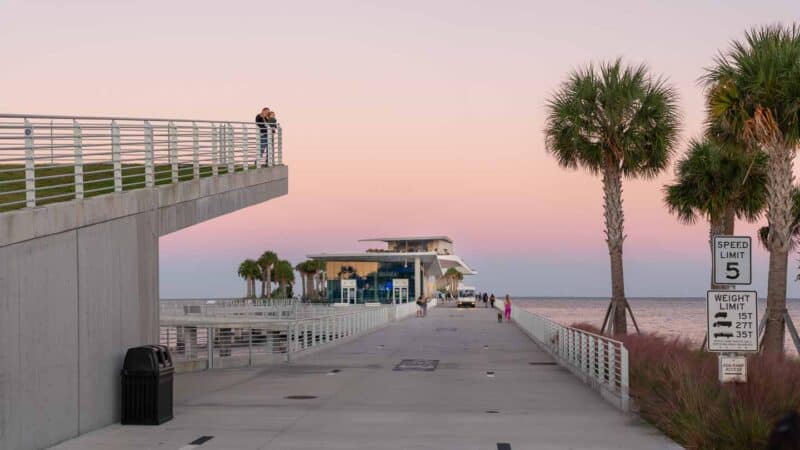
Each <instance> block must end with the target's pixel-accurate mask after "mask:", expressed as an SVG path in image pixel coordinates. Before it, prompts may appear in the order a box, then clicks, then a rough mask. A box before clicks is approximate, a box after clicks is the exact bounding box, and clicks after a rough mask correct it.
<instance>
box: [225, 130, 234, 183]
mask: <svg viewBox="0 0 800 450" xmlns="http://www.w3.org/2000/svg"><path fill="white" fill-rule="evenodd" d="M224 127H225V138H224V140H225V141H226V143H225V150H226V151H227V154H226V157H227V162H228V173H233V172H236V159H235V153H234V140H233V137H234V136H233V126H232V125H231V124H230V123H227V124H225V125H224Z"/></svg>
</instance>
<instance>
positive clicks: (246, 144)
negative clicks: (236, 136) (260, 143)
mask: <svg viewBox="0 0 800 450" xmlns="http://www.w3.org/2000/svg"><path fill="white" fill-rule="evenodd" d="M242 156H243V157H244V161H242V166H243V170H245V171H247V170H248V169H249V168H250V135H249V134H248V133H247V127H246V126H244V124H242Z"/></svg>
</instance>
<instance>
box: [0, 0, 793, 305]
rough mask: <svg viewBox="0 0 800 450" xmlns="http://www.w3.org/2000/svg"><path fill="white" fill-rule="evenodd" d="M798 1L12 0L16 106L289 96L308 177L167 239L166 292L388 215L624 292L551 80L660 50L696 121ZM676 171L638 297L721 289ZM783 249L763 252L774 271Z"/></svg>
mask: <svg viewBox="0 0 800 450" xmlns="http://www.w3.org/2000/svg"><path fill="white" fill-rule="evenodd" d="M796 17H800V5H798V3H797V2H795V1H788V0H787V1H773V2H768V3H767V2H761V3H756V2H743V1H726V2H722V1H716V2H712V1H705V2H700V1H674V2H645V1H628V2H589V1H586V2H530V1H519V2H444V1H440V2H431V1H425V2H417V1H406V2H401V3H397V2H391V3H390V2H375V1H372V2H367V1H350V2H333V1H318V2H269V1H261V2H236V3H224V4H223V3H220V2H210V1H202V0H198V1H192V2H178V1H176V2H154V1H153V2H150V1H143V2H142V1H139V2H124V3H123V2H104V1H72V2H55V1H24V2H23V1H1V0H0V55H2V58H3V61H4V64H3V70H2V71H0V111H3V112H13V113H24V112H30V113H39V114H84V115H89V114H92V115H121V116H151V117H152V116H155V117H182V118H211V119H229V120H251V119H252V117H253V116H254V115H255V114H256V112H257V111H258V110H259V109H260V107H261V106H264V105H269V106H271V107H272V108H273V109H275V110H276V111H277V113H278V118H279V120H280V121H281V122H282V124H283V127H284V130H285V139H284V145H285V161H286V162H287V163H288V164H289V165H290V193H289V195H288V196H287V197H284V198H281V199H277V200H274V201H271V202H268V203H265V204H261V205H258V206H254V207H252V208H249V209H246V210H243V211H239V212H237V213H234V214H231V215H228V216H225V217H222V218H219V219H216V220H213V221H210V222H207V223H205V224H201V225H199V226H196V227H194V228H192V229H188V230H185V231H183V232H180V233H176V234H174V235H170V236H167V237H165V238H163V239H162V245H161V268H162V277H161V278H162V279H161V284H162V295H163V296H164V297H191V296H226V295H239V294H240V293H241V291H242V290H243V283H241V282H240V281H239V280H238V279H236V277H235V268H236V265H238V262H239V261H240V260H242V259H243V258H245V257H256V256H258V254H259V253H260V251H261V250H263V249H274V250H276V251H278V252H279V253H280V254H281V255H282V256H284V257H286V258H288V259H290V260H291V261H292V262H293V263H296V262H298V261H300V260H302V258H303V257H304V255H305V254H307V253H312V252H321V251H346V250H357V249H361V248H364V247H363V245H361V244H359V243H357V242H356V240H357V239H359V238H362V237H368V236H372V235H386V234H399V235H409V234H447V235H450V236H451V237H453V238H454V240H455V241H456V249H457V251H458V252H459V253H460V254H461V255H462V256H463V257H464V258H465V259H466V260H467V261H468V262H469V263H470V264H471V265H473V266H475V268H477V270H479V271H480V272H481V275H479V276H478V277H476V279H475V280H473V281H474V282H475V284H477V285H478V286H479V287H481V288H484V289H490V290H494V291H497V292H503V291H509V292H511V293H513V294H530V295H596V296H604V295H608V291H609V287H608V284H609V282H608V256H607V250H606V248H605V243H604V241H603V234H602V229H603V227H602V205H601V199H602V196H601V191H600V182H599V180H598V179H596V178H593V177H591V176H589V175H587V174H585V173H581V172H568V171H564V170H562V169H560V168H558V167H557V166H556V164H555V162H554V161H553V159H552V158H551V157H550V156H549V155H547V154H546V153H545V151H544V144H543V137H542V132H541V131H542V128H543V126H544V121H543V115H544V103H545V100H546V98H547V97H548V95H550V94H551V93H552V92H553V90H554V89H556V88H557V87H558V84H559V83H560V82H561V81H562V80H563V79H564V78H565V77H566V75H567V74H568V73H569V71H570V70H571V69H573V68H575V67H578V66H581V65H584V64H586V63H587V62H590V61H602V60H607V59H611V58H616V57H618V56H622V57H624V59H625V60H626V61H628V62H630V63H641V62H645V63H647V64H648V65H649V66H650V67H651V69H652V71H653V72H654V73H657V74H661V75H663V76H665V77H667V78H668V79H669V80H670V82H671V83H672V84H673V85H674V86H675V87H676V88H677V89H678V90H679V93H680V96H681V102H680V108H681V111H682V113H683V116H684V132H683V136H684V138H686V137H688V136H692V135H695V134H697V133H698V132H699V130H700V126H701V121H702V114H703V111H702V104H703V100H702V91H701V89H700V88H699V87H698V85H697V78H698V77H699V76H700V75H701V74H702V73H703V67H705V66H707V65H709V64H710V63H711V59H712V57H713V56H714V55H715V53H716V52H717V51H718V50H719V49H721V48H724V47H725V46H726V45H727V43H728V42H729V41H730V40H731V39H733V38H739V37H741V35H742V32H743V31H744V30H745V29H746V28H747V27H749V26H752V25H758V24H765V23H772V22H775V21H779V20H784V21H785V20H790V19H791V18H796ZM683 150H684V147H683V146H681V148H680V151H681V152H682V151H683ZM671 178H672V170H669V171H668V172H666V173H665V174H664V175H663V176H662V177H661V178H660V179H658V180H654V181H647V182H641V181H636V182H628V183H626V184H625V213H626V228H627V234H628V240H627V241H626V248H625V256H626V272H627V273H626V275H627V277H626V278H627V279H626V281H627V285H628V294H629V295H630V296H644V295H647V296H671V295H675V296H702V295H703V294H704V290H705V288H706V286H707V284H708V283H707V278H708V276H707V272H708V261H707V257H706V247H705V245H706V244H705V239H706V233H707V228H706V226H705V225H704V224H701V225H697V226H693V227H686V226H683V225H681V224H679V223H677V221H676V220H675V219H674V218H673V217H671V216H669V215H668V214H667V213H666V212H665V210H664V208H663V206H662V195H661V193H660V189H661V186H662V185H663V184H664V183H665V182H668V181H669V180H670V179H671ZM739 230H741V232H742V233H745V234H749V233H752V230H753V226H747V225H740V227H739ZM796 265H797V264H796V263H794V262H792V264H791V266H792V268H793V269H792V273H791V274H790V277H791V278H794V275H795V274H796V270H795V269H794V266H796ZM765 270H766V260H765V257H764V254H763V252H761V251H759V252H758V253H757V255H756V261H755V264H754V279H755V287H757V288H758V289H759V290H761V291H762V292H763V288H764V286H765V276H764V275H765V274H764V272H765ZM198 280H203V281H198ZM798 294H800V290H798V286H797V284H796V283H794V282H791V283H790V295H798Z"/></svg>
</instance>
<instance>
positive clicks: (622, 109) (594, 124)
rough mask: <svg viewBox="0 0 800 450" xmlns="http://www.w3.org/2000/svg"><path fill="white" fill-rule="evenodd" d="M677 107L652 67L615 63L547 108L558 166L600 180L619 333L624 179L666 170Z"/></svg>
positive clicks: (623, 304) (591, 73)
mask: <svg viewBox="0 0 800 450" xmlns="http://www.w3.org/2000/svg"><path fill="white" fill-rule="evenodd" d="M676 101H677V94H676V92H675V90H674V89H673V88H672V87H670V86H668V85H667V84H666V83H665V82H664V81H663V80H662V79H661V78H655V77H653V76H652V75H650V74H649V73H648V69H647V67H645V66H643V65H641V66H636V67H630V66H623V64H622V62H621V61H620V60H616V61H614V62H610V63H605V64H602V65H600V66H599V67H594V66H592V65H589V66H588V67H586V68H583V69H579V70H577V71H575V72H573V73H572V74H571V75H570V77H569V80H567V81H566V82H565V83H564V84H563V85H562V86H561V87H560V88H559V89H558V91H556V93H555V94H554V95H553V97H552V98H551V99H550V100H549V101H548V103H547V123H546V126H545V145H546V148H547V150H548V151H549V152H550V153H551V154H552V155H553V156H555V158H556V160H557V161H558V164H559V165H560V166H561V167H565V168H568V169H578V168H582V169H586V170H588V171H589V172H590V173H591V174H593V175H601V176H602V180H603V200H604V204H603V207H604V212H605V234H606V242H607V244H608V252H609V257H610V260H611V261H610V262H611V302H610V304H609V308H608V311H607V312H606V319H608V316H609V313H610V312H611V311H613V312H614V314H613V320H611V321H610V322H609V328H612V327H613V331H614V333H621V334H624V333H626V332H627V314H626V310H630V307H629V306H628V301H627V299H626V298H625V282H624V276H623V264H622V244H623V241H624V239H625V233H624V228H623V211H622V179H623V178H645V179H649V178H653V177H655V176H656V175H658V174H659V173H661V172H662V171H663V170H664V169H665V168H666V167H667V164H668V163H669V160H670V157H671V156H672V154H673V152H674V148H675V144H676V140H677V132H678V125H679V123H678V122H679V114H678V110H677V106H676ZM634 324H635V322H634ZM603 326H604V328H605V320H604V324H603ZM604 331H605V329H604Z"/></svg>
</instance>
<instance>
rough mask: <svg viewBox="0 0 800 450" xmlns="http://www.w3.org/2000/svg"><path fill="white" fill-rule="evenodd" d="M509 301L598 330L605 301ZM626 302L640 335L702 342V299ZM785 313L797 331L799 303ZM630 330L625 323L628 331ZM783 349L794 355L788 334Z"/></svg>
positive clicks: (791, 304)
mask: <svg viewBox="0 0 800 450" xmlns="http://www.w3.org/2000/svg"><path fill="white" fill-rule="evenodd" d="M513 301H514V305H515V306H516V307H521V308H525V309H527V310H529V311H532V312H535V313H537V314H541V315H543V316H547V317H549V318H550V319H552V320H553V321H555V322H558V323H560V324H563V325H572V324H574V323H578V322H587V323H591V324H593V325H596V326H597V327H598V328H599V327H600V326H601V325H602V324H603V316H604V315H605V313H606V308H607V307H608V298H553V297H518V298H514V299H513ZM628 302H629V303H630V305H631V309H632V310H633V314H634V316H635V317H636V322H637V323H638V324H639V329H640V330H641V331H642V332H654V333H658V334H661V335H664V336H668V337H680V338H687V339H689V340H691V341H693V342H696V343H697V345H700V343H701V342H703V336H704V335H705V332H706V299H705V298H629V299H628ZM758 305H759V312H758V314H759V316H758V317H759V320H761V318H762V317H764V310H765V308H766V301H765V300H762V299H759V301H758ZM787 309H788V310H789V315H790V316H791V317H792V320H793V322H794V323H795V327H798V328H800V299H789V300H788V301H787ZM632 328H633V325H631V322H630V319H628V330H629V331H630V330H631V329H632ZM786 349H787V352H788V353H789V354H795V355H796V354H797V352H796V350H795V349H794V344H792V341H791V338H790V337H789V333H788V332H787V333H786Z"/></svg>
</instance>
